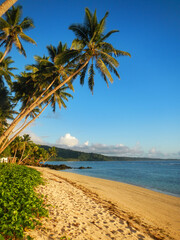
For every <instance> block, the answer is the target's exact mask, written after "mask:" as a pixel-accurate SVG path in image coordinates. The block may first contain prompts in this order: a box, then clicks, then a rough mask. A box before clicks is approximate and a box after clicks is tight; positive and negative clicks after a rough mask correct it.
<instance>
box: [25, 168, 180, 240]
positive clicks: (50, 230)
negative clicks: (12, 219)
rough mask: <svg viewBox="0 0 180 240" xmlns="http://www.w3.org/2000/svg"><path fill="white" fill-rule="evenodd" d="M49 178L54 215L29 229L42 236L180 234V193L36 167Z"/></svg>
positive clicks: (80, 238) (142, 239) (43, 189)
mask: <svg viewBox="0 0 180 240" xmlns="http://www.w3.org/2000/svg"><path fill="white" fill-rule="evenodd" d="M36 169H37V170H38V171H40V172H42V174H43V175H42V176H43V178H44V179H45V181H46V184H45V185H43V186H40V187H38V189H37V191H38V192H39V193H42V194H43V195H44V196H45V202H46V204H48V205H49V206H48V208H49V212H50V214H49V218H44V219H42V226H40V227H38V228H37V229H35V230H32V231H29V232H28V234H29V235H30V236H31V237H33V238H34V239H37V240H43V239H44V240H46V239H61V237H63V236H66V237H68V238H67V239H77V240H85V239H87V240H96V239H97V240H98V239H103V240H106V239H107V240H108V239H116V240H120V239H132V240H135V239H136V240H146V239H147V240H148V239H176V240H179V239H180V198H178V197H173V196H169V195H166V194H161V193H157V192H154V191H151V190H147V189H144V188H140V187H136V186H132V185H129V184H124V183H120V182H115V181H110V180H104V179H99V178H94V177H87V176H83V175H78V174H74V173H67V172H61V171H56V170H50V169H47V168H36Z"/></svg>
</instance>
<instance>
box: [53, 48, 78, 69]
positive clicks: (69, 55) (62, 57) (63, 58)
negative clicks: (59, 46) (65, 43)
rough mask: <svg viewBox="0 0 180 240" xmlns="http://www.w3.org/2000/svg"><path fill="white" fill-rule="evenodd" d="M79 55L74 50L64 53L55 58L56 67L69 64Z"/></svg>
mask: <svg viewBox="0 0 180 240" xmlns="http://www.w3.org/2000/svg"><path fill="white" fill-rule="evenodd" d="M77 55H79V51H78V50H74V49H72V50H66V51H65V52H62V53H60V54H58V55H57V56H56V57H55V59H54V63H55V64H56V65H63V64H64V63H67V62H68V61H70V60H71V59H72V58H74V57H76V56H77Z"/></svg>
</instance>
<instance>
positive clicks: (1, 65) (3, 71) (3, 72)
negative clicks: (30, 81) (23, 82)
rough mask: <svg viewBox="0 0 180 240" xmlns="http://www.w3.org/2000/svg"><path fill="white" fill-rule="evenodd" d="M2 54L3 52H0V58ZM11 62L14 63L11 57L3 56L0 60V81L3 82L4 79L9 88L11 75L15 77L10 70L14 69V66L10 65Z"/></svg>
mask: <svg viewBox="0 0 180 240" xmlns="http://www.w3.org/2000/svg"><path fill="white" fill-rule="evenodd" d="M2 56H3V53H2V52H0V59H1V58H2ZM12 63H14V61H13V60H12V59H11V57H5V58H4V59H3V60H2V61H1V62H0V82H3V80H5V81H6V83H7V84H8V86H9V87H10V88H11V87H12V80H11V77H15V76H14V74H13V73H12V72H11V71H12V70H15V69H16V68H14V67H10V65H11V64H12Z"/></svg>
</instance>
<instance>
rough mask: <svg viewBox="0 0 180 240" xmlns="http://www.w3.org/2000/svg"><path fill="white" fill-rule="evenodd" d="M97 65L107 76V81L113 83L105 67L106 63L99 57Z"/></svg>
mask: <svg viewBox="0 0 180 240" xmlns="http://www.w3.org/2000/svg"><path fill="white" fill-rule="evenodd" d="M97 66H98V67H99V68H100V70H101V71H102V73H103V74H104V75H105V76H107V78H108V79H109V81H110V82H111V83H113V78H112V76H111V74H110V72H109V70H108V68H107V67H106V65H105V64H104V62H103V61H102V60H101V59H98V60H97Z"/></svg>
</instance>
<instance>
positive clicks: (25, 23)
mask: <svg viewBox="0 0 180 240" xmlns="http://www.w3.org/2000/svg"><path fill="white" fill-rule="evenodd" d="M20 26H21V28H22V29H23V30H27V29H30V28H34V23H33V20H32V19H31V18H28V17H26V18H24V19H23V21H22V22H21V24H20Z"/></svg>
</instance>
